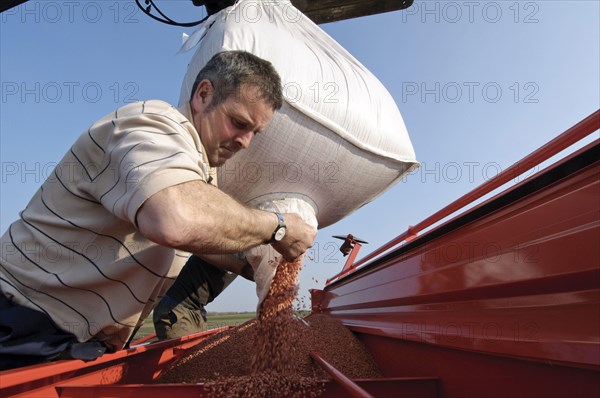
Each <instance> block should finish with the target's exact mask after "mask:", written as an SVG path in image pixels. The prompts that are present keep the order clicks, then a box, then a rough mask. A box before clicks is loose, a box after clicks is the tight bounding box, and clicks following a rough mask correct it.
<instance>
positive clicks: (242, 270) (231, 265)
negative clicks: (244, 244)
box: [202, 254, 254, 281]
mask: <svg viewBox="0 0 600 398" xmlns="http://www.w3.org/2000/svg"><path fill="white" fill-rule="evenodd" d="M202 260H204V261H206V262H208V263H210V264H211V265H214V266H215V267H217V268H221V269H224V270H226V271H229V272H233V273H234V274H236V275H239V276H241V277H243V278H246V279H248V280H250V281H254V269H253V268H252V266H251V265H250V263H248V261H246V259H245V258H241V257H240V256H239V255H238V254H206V255H203V256H202Z"/></svg>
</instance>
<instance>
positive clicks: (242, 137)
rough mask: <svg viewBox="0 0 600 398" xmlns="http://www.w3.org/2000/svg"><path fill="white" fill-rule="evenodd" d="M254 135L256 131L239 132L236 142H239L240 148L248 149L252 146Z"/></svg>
mask: <svg viewBox="0 0 600 398" xmlns="http://www.w3.org/2000/svg"><path fill="white" fill-rule="evenodd" d="M253 136H254V132H252V131H247V132H245V133H243V134H239V135H238V136H237V137H236V139H235V142H236V143H237V144H238V146H239V147H240V149H248V147H249V146H250V141H252V137H253Z"/></svg>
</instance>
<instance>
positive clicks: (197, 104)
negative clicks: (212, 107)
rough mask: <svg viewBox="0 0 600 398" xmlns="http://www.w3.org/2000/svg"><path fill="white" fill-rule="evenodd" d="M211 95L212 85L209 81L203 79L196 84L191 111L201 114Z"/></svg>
mask: <svg viewBox="0 0 600 398" xmlns="http://www.w3.org/2000/svg"><path fill="white" fill-rule="evenodd" d="M212 95H213V85H212V83H211V82H210V80H207V79H204V80H202V81H200V83H198V86H197V87H196V91H195V92H194V96H193V97H192V103H191V106H192V109H193V110H194V111H196V112H202V111H203V110H205V109H206V108H207V107H208V105H209V104H210V101H211V100H212Z"/></svg>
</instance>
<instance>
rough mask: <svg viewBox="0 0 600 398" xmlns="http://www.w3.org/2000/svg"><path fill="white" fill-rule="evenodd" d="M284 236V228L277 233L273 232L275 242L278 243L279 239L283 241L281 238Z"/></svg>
mask: <svg viewBox="0 0 600 398" xmlns="http://www.w3.org/2000/svg"><path fill="white" fill-rule="evenodd" d="M284 236H285V227H281V228H279V229H278V230H277V232H275V236H274V238H275V240H276V241H280V240H281V239H283V237H284Z"/></svg>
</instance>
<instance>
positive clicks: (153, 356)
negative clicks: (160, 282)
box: [0, 327, 229, 398]
mask: <svg viewBox="0 0 600 398" xmlns="http://www.w3.org/2000/svg"><path fill="white" fill-rule="evenodd" d="M226 329H229V327H223V328H219V329H213V330H209V331H208V332H201V333H196V334H193V335H190V336H186V337H182V338H180V339H173V340H165V341H161V342H158V343H153V344H148V345H144V346H136V347H132V348H131V349H129V350H121V351H118V352H116V353H114V354H105V355H103V356H102V357H100V358H98V359H96V360H94V361H90V362H83V361H80V360H65V361H57V362H51V363H48V364H40V365H33V366H28V367H24V368H18V369H12V370H5V371H2V372H0V386H1V387H2V397H3V398H17V397H23V398H25V397H27V398H56V397H58V395H57V392H56V390H55V386H56V385H59V384H63V383H65V381H66V380H68V381H69V383H77V384H99V385H104V384H113V383H149V382H151V381H152V380H154V379H155V378H156V377H157V376H158V375H159V374H160V372H161V371H162V370H163V369H164V368H165V366H167V365H169V364H170V363H171V362H172V361H173V360H175V359H176V358H177V357H179V356H181V355H182V354H184V353H185V352H186V351H187V350H188V349H190V348H192V347H193V346H195V345H197V344H199V343H200V342H202V341H203V340H205V339H206V338H207V337H209V336H211V335H212V334H214V333H217V332H220V331H222V330H226Z"/></svg>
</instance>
